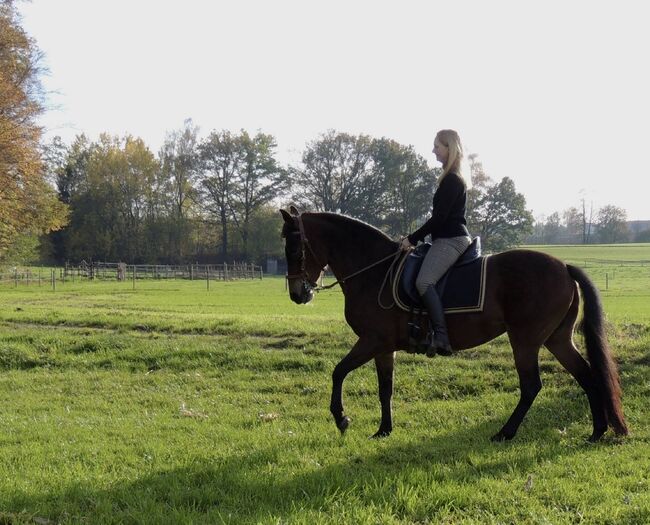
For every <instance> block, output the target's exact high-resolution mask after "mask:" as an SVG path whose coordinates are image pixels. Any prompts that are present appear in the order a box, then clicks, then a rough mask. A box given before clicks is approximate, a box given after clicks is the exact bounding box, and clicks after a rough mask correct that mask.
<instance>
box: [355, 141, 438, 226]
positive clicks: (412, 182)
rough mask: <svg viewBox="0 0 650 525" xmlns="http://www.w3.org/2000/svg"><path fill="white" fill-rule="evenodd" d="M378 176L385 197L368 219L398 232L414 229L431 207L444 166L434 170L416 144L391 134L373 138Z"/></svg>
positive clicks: (375, 170) (373, 207)
mask: <svg viewBox="0 0 650 525" xmlns="http://www.w3.org/2000/svg"><path fill="white" fill-rule="evenodd" d="M372 156H373V162H374V173H375V174H374V177H373V179H374V180H375V181H377V182H376V183H377V185H379V186H380V187H382V188H383V195H382V198H381V199H379V200H378V201H377V202H376V204H375V205H374V206H372V207H371V208H370V209H369V210H368V211H369V212H373V213H374V215H375V216H374V217H373V218H369V219H366V220H368V221H369V222H372V223H374V224H376V225H382V226H385V228H386V230H388V233H390V234H392V235H394V236H398V235H405V234H407V233H409V232H411V231H413V230H414V229H415V227H416V225H417V222H418V221H419V220H422V219H423V218H424V217H425V216H426V215H427V214H428V213H429V212H430V211H431V199H432V195H433V186H434V183H435V180H436V179H437V178H438V176H439V174H440V170H432V169H431V168H429V166H428V165H427V162H426V160H425V159H424V158H423V157H422V156H420V155H418V154H416V153H415V151H414V150H413V147H412V146H403V145H402V144H399V143H398V142H395V141H394V140H390V139H387V138H382V139H377V140H374V141H373V154H372Z"/></svg>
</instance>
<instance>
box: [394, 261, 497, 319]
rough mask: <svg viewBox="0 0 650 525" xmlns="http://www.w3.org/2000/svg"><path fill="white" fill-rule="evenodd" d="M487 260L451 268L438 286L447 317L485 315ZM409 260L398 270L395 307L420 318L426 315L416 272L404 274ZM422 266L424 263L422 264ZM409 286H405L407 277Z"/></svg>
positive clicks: (395, 284) (400, 264) (395, 286)
mask: <svg viewBox="0 0 650 525" xmlns="http://www.w3.org/2000/svg"><path fill="white" fill-rule="evenodd" d="M487 259H488V257H487V256H483V257H479V258H477V259H474V260H473V261H471V262H468V263H465V264H463V265H461V266H454V267H452V268H451V269H450V270H449V271H448V272H447V273H446V274H445V275H444V276H443V277H442V278H441V279H440V280H439V281H438V283H437V284H436V290H438V294H439V295H440V297H441V300H442V305H443V307H444V309H445V313H446V314H454V313H470V312H482V311H483V303H484V301H485V281H486V270H487V264H486V263H487ZM407 260H408V257H404V258H403V259H402V260H401V261H400V263H399V266H398V268H397V272H396V274H395V279H394V280H393V299H394V301H395V304H397V306H399V307H400V308H401V309H402V310H405V311H407V312H409V311H411V309H413V312H414V313H416V314H419V313H420V312H421V311H424V306H423V305H422V303H421V302H420V300H419V299H420V297H419V294H418V293H417V290H416V289H415V278H416V277H417V271H418V270H419V267H418V268H417V269H416V271H413V270H414V269H413V268H410V269H409V271H407V272H405V271H404V268H405V267H406V266H407V264H406V261H407ZM419 262H420V263H421V261H419ZM405 273H406V274H409V275H407V279H408V282H404V274H405Z"/></svg>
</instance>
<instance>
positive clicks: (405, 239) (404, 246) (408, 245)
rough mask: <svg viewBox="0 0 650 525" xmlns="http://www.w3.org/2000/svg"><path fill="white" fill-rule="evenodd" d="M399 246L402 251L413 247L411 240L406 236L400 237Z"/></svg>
mask: <svg viewBox="0 0 650 525" xmlns="http://www.w3.org/2000/svg"><path fill="white" fill-rule="evenodd" d="M400 248H401V249H402V250H404V251H407V250H410V249H411V248H413V245H412V244H411V241H409V238H408V237H402V239H401V240H400Z"/></svg>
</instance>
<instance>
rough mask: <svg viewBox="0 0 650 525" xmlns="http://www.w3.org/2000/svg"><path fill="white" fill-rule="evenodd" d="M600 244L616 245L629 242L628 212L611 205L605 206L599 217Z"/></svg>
mask: <svg viewBox="0 0 650 525" xmlns="http://www.w3.org/2000/svg"><path fill="white" fill-rule="evenodd" d="M596 220H597V224H598V236H599V237H600V242H603V243H615V242H623V241H626V240H627V237H628V231H627V224H626V223H627V212H626V211H625V210H624V209H623V208H619V207H618V206H613V205H611V204H609V205H607V206H603V207H602V208H600V209H599V210H598V215H597V219H596Z"/></svg>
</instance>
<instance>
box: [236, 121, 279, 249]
mask: <svg viewBox="0 0 650 525" xmlns="http://www.w3.org/2000/svg"><path fill="white" fill-rule="evenodd" d="M235 145H236V147H238V148H239V149H240V151H239V154H238V155H237V157H238V159H239V162H238V163H237V166H236V169H235V171H234V174H233V175H234V180H233V185H232V188H231V191H230V201H231V202H230V203H229V208H230V211H231V213H232V217H233V220H234V221H235V225H236V227H237V230H238V231H239V233H240V235H241V238H242V242H243V252H244V254H246V255H247V254H248V238H249V235H250V230H251V220H252V218H253V217H254V216H255V214H256V213H257V212H258V210H260V209H261V207H262V206H264V205H266V204H267V203H269V202H271V201H272V200H273V199H274V198H276V197H277V196H278V195H280V193H282V192H283V191H284V190H285V189H286V187H287V182H288V181H287V174H286V171H285V170H283V169H282V168H281V167H280V165H279V164H278V162H277V160H276V159H275V149H276V148H277V143H276V142H275V138H274V137H273V136H272V135H266V134H264V133H258V134H257V135H255V136H254V137H251V136H250V135H249V134H248V133H247V132H246V131H243V130H242V131H241V133H240V135H239V136H238V137H235Z"/></svg>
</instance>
